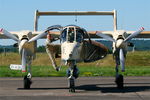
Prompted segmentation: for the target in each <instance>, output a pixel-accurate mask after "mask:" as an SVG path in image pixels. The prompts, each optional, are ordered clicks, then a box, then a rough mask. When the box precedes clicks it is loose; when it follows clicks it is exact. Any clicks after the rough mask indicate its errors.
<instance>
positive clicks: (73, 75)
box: [67, 62, 79, 92]
mask: <svg viewBox="0 0 150 100" xmlns="http://www.w3.org/2000/svg"><path fill="white" fill-rule="evenodd" d="M67 76H68V85H69V92H75V79H77V78H78V76H79V70H78V68H77V66H76V65H75V64H74V62H70V63H69V68H68V70H67Z"/></svg>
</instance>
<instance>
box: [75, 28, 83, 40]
mask: <svg viewBox="0 0 150 100" xmlns="http://www.w3.org/2000/svg"><path fill="white" fill-rule="evenodd" d="M76 34H77V35H76V41H77V42H82V41H83V34H84V33H83V31H82V30H81V29H77V32H76Z"/></svg>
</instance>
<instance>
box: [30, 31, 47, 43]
mask: <svg viewBox="0 0 150 100" xmlns="http://www.w3.org/2000/svg"><path fill="white" fill-rule="evenodd" d="M47 34H48V33H47V32H44V33H41V34H39V35H36V36H35V37H33V38H31V39H30V40H29V41H28V42H33V41H36V40H38V39H40V38H42V37H44V36H46V35H47Z"/></svg>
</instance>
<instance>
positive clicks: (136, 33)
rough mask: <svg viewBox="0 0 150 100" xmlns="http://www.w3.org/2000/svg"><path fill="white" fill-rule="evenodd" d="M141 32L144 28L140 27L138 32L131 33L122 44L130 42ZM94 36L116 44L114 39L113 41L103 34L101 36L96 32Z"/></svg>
mask: <svg viewBox="0 0 150 100" xmlns="http://www.w3.org/2000/svg"><path fill="white" fill-rule="evenodd" d="M143 30H144V28H143V27H141V28H140V30H138V31H136V32H134V33H132V34H131V35H129V36H128V37H127V38H126V39H125V40H124V42H127V41H129V40H131V39H132V38H134V37H135V36H137V35H139V34H140V32H142V31H143ZM96 35H98V36H100V37H102V38H104V39H106V40H109V41H112V42H116V40H115V39H113V38H112V37H110V36H108V35H105V34H102V33H98V32H96Z"/></svg>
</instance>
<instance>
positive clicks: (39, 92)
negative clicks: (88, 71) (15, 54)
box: [0, 77, 150, 100]
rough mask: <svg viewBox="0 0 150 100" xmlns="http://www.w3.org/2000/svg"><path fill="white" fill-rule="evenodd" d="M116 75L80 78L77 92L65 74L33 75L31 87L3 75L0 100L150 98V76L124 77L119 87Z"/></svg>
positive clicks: (18, 79) (137, 99)
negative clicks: (51, 75) (61, 75)
mask: <svg viewBox="0 0 150 100" xmlns="http://www.w3.org/2000/svg"><path fill="white" fill-rule="evenodd" d="M114 80H115V78H114V77H79V78H78V79H77V80H76V92H75V93H70V92H69V91H68V80H67V78H66V77H33V78H32V81H33V83H32V85H31V89H23V78H8V77H5V78H0V100H150V77H125V80H124V81H125V84H124V86H125V87H124V89H117V88H116V85H115V82H114Z"/></svg>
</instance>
